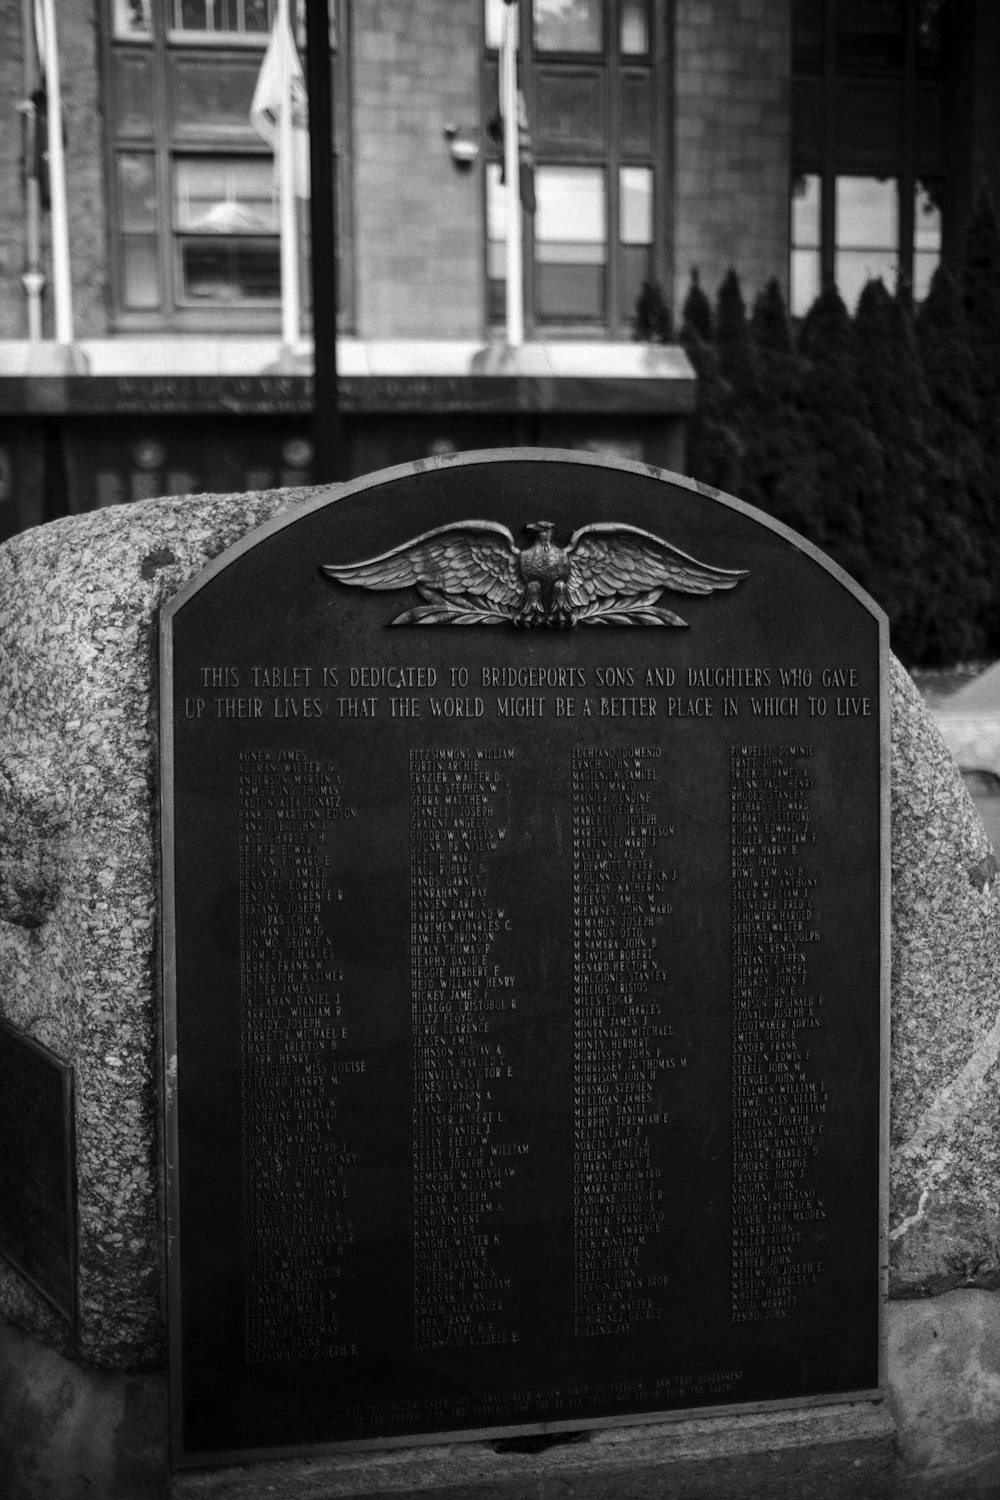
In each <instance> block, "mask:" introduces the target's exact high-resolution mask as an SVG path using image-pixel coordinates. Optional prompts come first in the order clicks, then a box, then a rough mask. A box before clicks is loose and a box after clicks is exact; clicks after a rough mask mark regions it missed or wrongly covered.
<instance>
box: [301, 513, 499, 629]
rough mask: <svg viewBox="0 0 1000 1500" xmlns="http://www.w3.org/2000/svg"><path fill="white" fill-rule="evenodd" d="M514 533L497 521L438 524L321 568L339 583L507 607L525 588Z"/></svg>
mask: <svg viewBox="0 0 1000 1500" xmlns="http://www.w3.org/2000/svg"><path fill="white" fill-rule="evenodd" d="M518 555H519V554H518V549H517V546H516V545H515V542H514V537H513V534H512V533H511V532H510V531H508V529H507V527H506V526H501V525H499V523H498V522H496V521H458V522H453V523H452V524H451V525H449V526H436V527H435V528H434V530H433V531H425V532H423V533H422V534H421V535H420V536H417V537H414V538H413V540H412V541H409V542H403V544H402V545H401V546H399V547H393V548H392V550H391V551H389V552H382V553H380V554H379V556H378V557H367V558H365V559H364V560H363V561H362V562H356V563H344V564H339V565H335V564H332V563H326V564H324V565H323V566H322V567H321V569H320V571H321V572H323V573H326V574H327V576H328V577H330V578H336V579H337V581H338V583H347V584H359V585H360V586H361V587H362V588H366V589H405V588H412V587H416V588H419V589H420V590H421V592H422V593H424V592H425V591H426V590H432V591H433V592H434V593H436V594H444V595H455V594H462V595H472V596H474V597H476V598H479V599H488V600H489V601H490V603H491V604H494V605H496V606H497V607H499V608H501V609H508V608H513V606H515V605H516V604H518V603H519V602H520V600H521V597H522V595H523V593H524V582H523V580H522V578H521V575H520V573H519V571H518V566H517V559H518Z"/></svg>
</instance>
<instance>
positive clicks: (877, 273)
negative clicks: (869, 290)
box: [834, 250, 898, 312]
mask: <svg viewBox="0 0 1000 1500" xmlns="http://www.w3.org/2000/svg"><path fill="white" fill-rule="evenodd" d="M897 271H898V262H897V259H896V256H895V254H894V253H893V252H892V251H889V250H838V251H837V258H836V263H835V266H834V277H835V279H836V282H837V289H838V290H839V292H840V295H841V296H842V297H843V299H844V301H845V302H846V303H847V306H848V308H849V309H850V310H851V311H852V312H853V310H854V308H855V307H856V306H857V301H858V298H859V297H860V296H861V292H862V289H863V288H864V286H865V283H866V282H869V281H883V282H884V283H885V285H886V286H887V287H888V288H889V290H890V291H891V290H892V289H893V288H894V287H895V285H896V275H897Z"/></svg>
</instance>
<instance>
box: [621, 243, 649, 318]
mask: <svg viewBox="0 0 1000 1500" xmlns="http://www.w3.org/2000/svg"><path fill="white" fill-rule="evenodd" d="M619 255H620V276H619V279H620V282H621V315H622V319H623V320H624V321H625V322H630V321H631V320H632V319H633V318H634V317H635V305H636V303H637V302H638V300H639V293H640V292H641V291H642V283H643V282H644V281H647V280H649V278H650V276H651V275H652V270H653V264H652V262H653V254H652V249H651V247H650V246H649V245H623V246H622V247H621V250H620V252H619Z"/></svg>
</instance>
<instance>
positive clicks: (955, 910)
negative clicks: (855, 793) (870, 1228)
mask: <svg viewBox="0 0 1000 1500" xmlns="http://www.w3.org/2000/svg"><path fill="white" fill-rule="evenodd" d="M892 872H893V901H892V910H893V938H892V975H893V978H892V1108H891V1143H890V1209H889V1241H890V1252H889V1253H890V1290H891V1292H892V1294H893V1295H896V1296H926V1295H931V1294H934V1293H938V1292H942V1291H945V1290H948V1289H949V1288H951V1287H972V1286H978V1287H993V1286H996V1285H998V1284H1000V1097H998V1083H1000V1070H998V1059H1000V1014H998V1010H1000V926H998V917H1000V909H998V887H997V863H996V860H995V858H994V856H993V852H992V850H991V848H990V844H989V840H988V839H987V836H986V833H985V831H984V829H983V826H982V824H981V823H980V821H979V817H978V815H977V813H976V811H975V808H974V807H973V804H972V799H971V797H970V796H969V794H968V792H967V791H966V789H965V787H964V785H963V783H962V780H961V777H960V775H959V773H958V770H957V767H956V765H955V762H954V760H953V759H952V757H951V755H950V754H949V752H948V750H947V748H946V746H945V744H944V741H943V740H942V738H941V735H940V733H939V732H938V730H937V728H936V727H935V725H934V722H933V720H932V719H931V717H930V715H929V714H928V713H927V712H926V710H925V709H924V707H923V704H922V701H921V699H920V696H919V694H918V693H917V690H916V688H915V687H914V685H913V683H912V682H911V680H910V679H909V677H908V676H907V675H906V673H905V672H904V671H903V670H902V668H900V667H898V666H897V667H894V671H893V680H892Z"/></svg>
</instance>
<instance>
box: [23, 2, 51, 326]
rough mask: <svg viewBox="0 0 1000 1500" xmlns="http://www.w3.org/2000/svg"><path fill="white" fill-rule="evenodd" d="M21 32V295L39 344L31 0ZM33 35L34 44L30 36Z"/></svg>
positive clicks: (37, 124) (35, 60)
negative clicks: (22, 132) (22, 198)
mask: <svg viewBox="0 0 1000 1500" xmlns="http://www.w3.org/2000/svg"><path fill="white" fill-rule="evenodd" d="M21 19H22V33H23V35H24V38H25V45H24V102H23V103H22V105H21V112H22V115H23V119H24V136H23V139H24V158H25V160H24V192H25V203H24V216H25V267H24V274H23V275H22V277H21V285H22V286H23V287H24V295H25V297H26V298H27V300H28V342H29V343H32V344H38V343H40V342H41V339H42V292H43V290H44V287H45V273H44V271H43V270H42V232H41V226H42V189H41V183H40V181H39V178H38V173H39V171H40V159H41V153H40V148H39V135H40V132H41V128H42V127H41V121H40V120H39V117H38V115H39V111H38V94H39V73H38V70H39V66H40V59H39V57H38V53H37V50H36V48H37V42H38V38H37V35H36V27H35V17H34V0H21ZM29 38H34V45H32V42H31V41H30V40H29Z"/></svg>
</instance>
